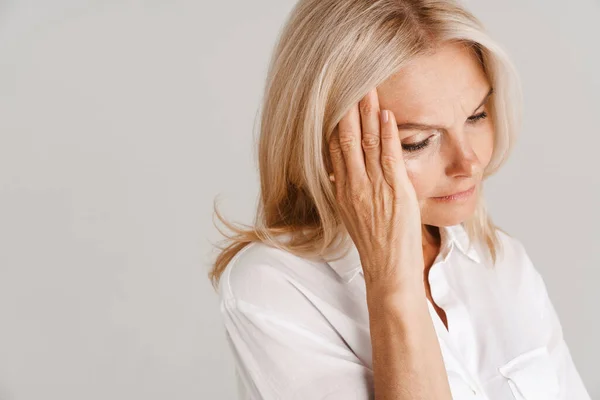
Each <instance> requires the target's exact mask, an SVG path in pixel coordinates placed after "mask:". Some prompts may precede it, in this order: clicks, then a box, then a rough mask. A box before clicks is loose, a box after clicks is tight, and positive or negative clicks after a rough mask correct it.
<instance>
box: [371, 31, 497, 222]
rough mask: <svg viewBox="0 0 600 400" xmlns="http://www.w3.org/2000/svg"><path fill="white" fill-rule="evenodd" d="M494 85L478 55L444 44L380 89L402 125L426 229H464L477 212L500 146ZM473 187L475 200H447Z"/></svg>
mask: <svg viewBox="0 0 600 400" xmlns="http://www.w3.org/2000/svg"><path fill="white" fill-rule="evenodd" d="M490 89H491V86H490V83H489V81H488V79H487V77H486V76H485V73H484V71H483V68H482V66H481V65H480V63H479V61H478V59H477V57H476V56H475V54H473V53H472V51H471V50H469V49H467V48H465V47H464V45H463V46H461V45H460V44H454V43H453V44H449V43H447V44H444V45H442V46H440V47H439V48H438V49H437V50H436V52H435V53H434V54H431V55H425V56H420V57H418V58H415V59H414V60H412V61H411V63H410V64H408V65H407V66H406V67H404V68H402V70H401V71H400V72H398V73H397V74H395V75H394V76H392V77H390V78H389V79H388V80H386V81H385V82H384V83H383V84H382V85H380V86H379V87H378V88H377V91H378V95H379V105H380V108H381V109H388V110H391V111H392V112H393V113H394V116H395V117H396V121H397V122H398V129H399V134H400V140H401V142H402V147H403V156H404V162H405V165H406V170H407V172H408V175H409V178H410V180H411V182H412V184H413V186H414V188H415V191H416V193H417V198H418V200H419V205H420V209H421V221H422V223H423V224H427V225H434V226H449V225H455V224H458V223H460V222H462V221H464V220H466V219H467V218H468V217H470V216H471V214H472V213H473V212H474V210H475V206H476V204H477V202H476V200H477V195H478V192H479V191H480V190H481V182H482V176H483V171H484V169H485V167H486V166H487V164H488V163H489V161H490V158H491V156H492V151H493V146H494V127H493V123H492V121H491V116H490V115H489V109H488V102H489V99H490ZM472 187H474V190H473V192H472V193H471V194H470V195H467V196H463V197H460V198H450V199H444V198H440V197H443V196H447V195H451V194H454V193H457V192H462V191H465V190H467V189H470V188H472Z"/></svg>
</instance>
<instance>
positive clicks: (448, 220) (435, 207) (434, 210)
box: [421, 201, 477, 226]
mask: <svg viewBox="0 0 600 400" xmlns="http://www.w3.org/2000/svg"><path fill="white" fill-rule="evenodd" d="M431 203H435V201H431V202H430V203H429V204H427V205H426V206H425V208H423V209H422V210H421V220H422V223H423V224H426V225H433V226H452V225H458V224H460V223H462V222H464V221H466V220H468V219H469V218H471V216H473V214H474V213H475V208H476V205H477V203H476V202H475V201H473V202H469V203H466V204H431Z"/></svg>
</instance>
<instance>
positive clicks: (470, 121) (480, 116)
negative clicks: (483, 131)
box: [467, 111, 488, 124]
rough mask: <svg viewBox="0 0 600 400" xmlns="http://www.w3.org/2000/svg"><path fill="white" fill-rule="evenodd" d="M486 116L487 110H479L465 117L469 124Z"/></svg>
mask: <svg viewBox="0 0 600 400" xmlns="http://www.w3.org/2000/svg"><path fill="white" fill-rule="evenodd" d="M487 116H488V115H487V112H485V111H482V112H480V113H479V114H475V115H472V116H470V117H469V118H467V122H468V123H469V124H474V123H476V122H477V121H480V120H482V119H486V118H487Z"/></svg>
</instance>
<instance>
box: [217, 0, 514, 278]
mask: <svg viewBox="0 0 600 400" xmlns="http://www.w3.org/2000/svg"><path fill="white" fill-rule="evenodd" d="M446 41H452V42H461V43H464V44H466V45H467V46H469V48H471V49H473V51H474V53H475V54H476V55H477V56H478V57H479V60H480V62H481V65H482V67H483V69H484V71H485V73H486V76H487V78H488V79H489V81H490V83H491V85H492V87H493V88H494V96H492V97H491V98H490V102H489V106H490V108H489V111H490V112H489V114H490V117H491V118H492V120H493V123H494V126H495V140H494V152H493V154H492V158H491V160H490V163H489V164H488V166H487V168H486V170H485V172H484V176H483V177H484V179H485V178H487V177H488V176H490V175H492V174H493V173H495V172H496V171H497V170H498V169H499V168H500V166H501V165H503V164H504V162H505V160H506V159H507V157H508V154H509V152H510V149H511V148H512V144H513V143H514V139H515V134H516V131H517V129H518V128H519V126H520V123H521V122H520V120H521V102H522V100H521V85H520V82H519V77H518V75H517V73H516V71H515V68H514V66H513V64H512V63H511V61H510V59H509V58H508V57H507V55H506V54H505V52H504V51H503V49H502V48H500V47H499V46H498V45H497V44H496V43H495V42H494V41H493V40H492V39H491V38H490V37H489V36H488V35H487V33H486V32H485V29H484V27H483V25H482V24H481V22H479V21H478V20H477V19H476V18H475V16H473V15H472V14H471V13H470V12H468V11H466V10H465V9H464V8H462V6H461V5H459V4H458V3H456V2H455V1H452V0H300V1H299V2H298V3H297V4H296V6H295V7H294V9H293V10H292V12H291V14H290V16H289V19H288V21H287V23H286V24H285V26H284V28H283V30H282V32H281V33H280V36H279V40H278V42H277V44H276V46H275V49H274V52H273V56H272V59H271V62H270V65H269V69H268V74H267V79H266V86H265V90H264V96H263V99H264V100H263V103H262V113H261V123H260V137H259V145H258V163H259V173H260V198H259V202H258V208H257V212H256V217H255V221H254V224H253V225H252V226H242V227H236V226H235V225H234V224H232V223H228V222H227V221H226V220H225V219H224V218H223V217H222V215H221V214H220V213H219V211H218V210H217V207H216V202H215V203H214V206H215V208H214V211H215V214H216V215H217V217H218V218H219V220H220V221H221V222H223V223H224V224H225V225H226V226H227V227H228V228H229V229H230V230H232V231H233V234H230V235H228V234H226V233H224V232H223V231H221V230H220V229H219V228H218V227H217V229H218V230H219V232H221V234H223V235H224V236H225V237H226V239H225V246H218V247H219V249H220V253H219V254H218V256H217V258H216V260H215V262H214V265H213V266H212V269H211V270H210V271H209V274H208V275H209V278H210V280H211V282H212V284H213V287H217V286H218V283H219V278H220V276H221V274H222V273H223V271H224V270H225V268H226V266H227V264H228V263H229V262H230V261H231V260H232V258H233V257H234V256H235V255H236V254H237V253H238V252H239V251H240V250H241V249H242V248H243V247H245V246H246V245H248V244H249V243H251V242H254V241H260V242H263V243H266V244H268V245H270V246H274V247H277V248H281V249H284V250H287V251H289V252H291V253H293V254H296V255H298V256H302V257H306V258H309V259H319V258H320V257H324V256H325V254H327V253H328V249H330V247H331V245H332V244H333V243H334V242H336V241H337V239H339V238H340V237H344V236H345V239H344V240H347V237H348V235H347V232H346V230H345V227H344V225H343V223H342V221H341V219H340V217H339V214H338V212H337V206H336V199H335V191H334V187H333V185H332V184H331V181H330V180H329V178H328V171H331V170H332V168H331V162H330V159H329V154H328V142H329V137H330V135H331V134H332V133H333V131H334V129H335V127H336V125H337V123H338V122H339V121H340V119H341V118H342V116H343V115H344V114H345V112H346V111H347V110H348V109H349V108H350V107H351V106H353V105H354V104H355V103H357V102H358V101H360V99H362V98H363V97H364V96H365V95H366V93H367V92H368V91H369V90H370V89H372V88H373V87H376V86H378V85H380V84H381V83H382V82H383V81H385V80H386V79H387V78H389V77H390V76H391V75H393V74H395V73H397V72H398V71H399V70H400V69H401V68H402V66H403V65H405V64H406V63H407V62H408V61H410V60H411V59H412V58H414V57H415V56H417V55H420V54H424V53H427V52H431V51H432V49H433V48H434V47H435V45H437V44H440V43H443V42H446ZM479 192H480V191H479ZM463 226H464V227H465V229H466V231H467V233H468V235H469V237H470V238H471V240H481V241H482V243H485V244H486V247H487V249H489V252H490V255H491V258H492V260H493V262H494V263H495V262H496V256H497V255H496V253H497V247H498V246H499V243H500V241H499V239H498V237H497V234H496V229H500V228H498V227H497V226H495V225H494V224H493V222H492V221H491V219H490V217H489V215H488V213H487V211H486V206H485V202H484V199H483V197H482V196H481V195H480V196H479V198H478V203H477V206H476V210H475V212H474V213H473V215H472V216H471V218H469V219H468V220H466V221H464V222H463ZM340 235H341V236H340ZM284 237H285V238H286V240H282V238H284ZM342 242H343V243H346V242H345V241H342Z"/></svg>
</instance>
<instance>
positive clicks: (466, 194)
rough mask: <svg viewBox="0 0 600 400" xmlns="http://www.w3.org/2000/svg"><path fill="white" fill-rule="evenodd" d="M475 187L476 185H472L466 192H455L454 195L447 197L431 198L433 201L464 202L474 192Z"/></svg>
mask: <svg viewBox="0 0 600 400" xmlns="http://www.w3.org/2000/svg"><path fill="white" fill-rule="evenodd" d="M475 186H476V185H473V186H471V188H470V189H467V190H465V191H462V192H456V193H453V194H450V195H448V196H441V197H433V199H434V200H437V201H457V200H466V199H468V198H469V197H470V196H471V195H472V194H473V193H474V192H475Z"/></svg>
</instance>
